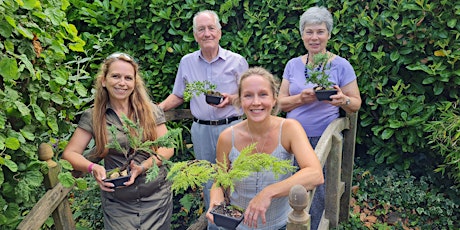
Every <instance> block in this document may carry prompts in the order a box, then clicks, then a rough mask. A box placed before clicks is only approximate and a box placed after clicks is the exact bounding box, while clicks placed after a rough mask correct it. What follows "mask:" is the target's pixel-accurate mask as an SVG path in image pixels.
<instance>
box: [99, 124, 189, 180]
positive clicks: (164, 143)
mask: <svg viewBox="0 0 460 230" xmlns="http://www.w3.org/2000/svg"><path fill="white" fill-rule="evenodd" d="M121 119H122V121H123V133H124V134H125V135H126V136H127V137H128V142H129V147H130V148H129V149H124V148H122V147H121V145H120V143H118V142H117V141H116V140H117V139H116V136H117V132H118V130H117V128H116V127H115V126H110V127H109V130H110V132H111V134H112V137H113V138H112V139H113V141H112V142H111V143H109V144H107V145H106V147H107V148H112V149H116V150H117V151H120V152H122V153H123V154H124V155H125V158H126V163H125V164H124V165H123V166H122V167H120V168H116V169H113V170H115V171H124V170H125V169H126V168H127V167H128V165H129V163H130V162H131V160H132V159H134V157H135V156H136V154H139V153H141V152H144V153H148V154H150V155H154V156H156V158H158V159H161V161H162V164H163V165H166V166H167V167H170V166H171V162H170V161H169V160H167V159H165V158H164V157H162V156H161V155H159V154H157V153H156V152H155V151H154V149H155V148H158V147H165V148H175V147H177V142H178V141H177V140H178V138H179V137H180V135H182V128H175V129H170V130H168V132H167V133H166V134H165V135H163V136H161V137H158V138H157V139H156V140H154V141H144V140H143V133H144V130H143V128H142V127H140V126H139V124H138V123H135V122H133V121H131V120H130V119H129V118H128V117H126V116H125V115H123V116H122V117H121ZM152 160H153V161H155V157H154V158H152ZM110 173H112V172H109V174H110ZM158 173H159V168H158V166H157V164H156V162H153V164H152V167H150V168H149V169H148V170H147V172H146V182H150V181H153V180H154V179H155V178H156V177H157V176H158Z"/></svg>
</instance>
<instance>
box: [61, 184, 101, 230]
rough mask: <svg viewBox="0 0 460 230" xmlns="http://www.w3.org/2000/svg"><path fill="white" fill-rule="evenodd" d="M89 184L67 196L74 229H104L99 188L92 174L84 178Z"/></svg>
mask: <svg viewBox="0 0 460 230" xmlns="http://www.w3.org/2000/svg"><path fill="white" fill-rule="evenodd" d="M84 180H85V182H86V183H87V184H88V185H89V186H88V188H87V189H84V190H73V191H72V193H71V195H70V196H69V197H70V198H69V202H70V207H71V209H72V213H73V218H74V220H75V225H76V229H81V230H83V229H104V222H103V213H102V211H101V209H102V204H101V197H100V191H101V190H100V188H99V185H98V184H97V182H96V180H94V178H93V177H92V176H87V177H85V178H84Z"/></svg>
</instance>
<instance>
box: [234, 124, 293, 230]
mask: <svg viewBox="0 0 460 230" xmlns="http://www.w3.org/2000/svg"><path fill="white" fill-rule="evenodd" d="M284 121H285V120H283V121H282V122H281V125H280V130H279V140H278V142H279V144H278V146H277V147H276V149H275V150H274V151H273V152H272V153H271V155H272V156H274V157H277V158H279V159H280V160H290V161H293V160H294V155H293V154H291V153H289V152H288V151H286V149H285V148H284V147H283V146H282V145H281V131H282V127H283V123H284ZM233 135H234V134H233V127H232V149H231V150H230V154H229V159H230V161H231V162H233V161H235V160H236V158H237V157H238V156H239V155H240V151H238V150H237V149H236V148H235V143H234V136H233ZM291 175H292V173H287V174H284V175H280V176H279V177H278V178H276V177H275V175H274V174H273V173H272V172H270V171H263V172H257V173H253V174H252V175H251V176H249V177H247V178H244V179H243V180H241V181H238V182H236V183H235V191H234V192H233V193H232V194H231V195H230V203H231V204H233V205H237V206H239V207H242V208H246V207H247V206H248V204H249V201H251V200H252V198H254V197H255V196H256V195H257V193H259V192H260V191H261V190H262V189H264V188H265V187H267V186H268V185H271V184H273V183H276V182H278V181H282V180H284V179H286V178H288V177H290V176H291ZM290 211H291V207H290V206H289V197H287V196H285V197H278V198H273V199H272V201H271V203H270V206H269V207H268V210H267V212H266V213H265V217H266V220H267V223H266V224H262V221H261V219H260V218H259V220H258V224H257V226H258V228H257V229H263V230H277V229H280V228H283V227H284V226H285V225H286V222H287V219H288V214H289V212H290ZM236 229H237V230H248V229H253V228H249V227H248V226H247V225H245V224H244V223H243V222H241V224H240V225H238V227H237V228H236Z"/></svg>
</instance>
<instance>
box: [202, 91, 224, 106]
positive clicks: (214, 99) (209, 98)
mask: <svg viewBox="0 0 460 230" xmlns="http://www.w3.org/2000/svg"><path fill="white" fill-rule="evenodd" d="M222 99H223V97H221V96H214V95H209V94H206V103H208V104H214V105H218V104H220V103H221V102H222Z"/></svg>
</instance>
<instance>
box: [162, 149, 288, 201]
mask: <svg viewBox="0 0 460 230" xmlns="http://www.w3.org/2000/svg"><path fill="white" fill-rule="evenodd" d="M254 148H255V144H251V145H249V146H246V147H245V148H243V149H242V150H241V153H240V155H239V156H238V158H237V159H236V160H235V162H233V164H232V167H231V168H229V169H227V162H217V163H211V162H209V161H207V160H190V161H184V162H177V163H174V164H173V166H172V167H171V168H170V171H169V173H168V176H167V178H168V179H169V180H171V181H172V187H171V189H172V191H173V192H175V193H176V194H177V193H179V192H181V191H185V190H187V189H188V188H193V189H196V188H198V187H201V186H203V184H204V183H206V182H207V181H209V180H213V181H214V183H215V184H216V186H217V187H220V188H221V189H222V190H223V192H224V197H225V205H229V204H230V194H231V193H232V192H233V191H234V189H235V185H234V184H235V182H236V181H239V180H242V179H244V178H246V177H248V176H250V175H251V173H254V172H260V171H263V170H271V171H272V172H273V173H274V175H275V176H279V175H282V174H286V173H289V172H294V171H295V169H296V167H295V166H293V165H292V162H291V161H289V160H279V159H278V158H276V157H274V156H272V155H270V154H265V153H258V154H253V153H252V151H253V150H254ZM224 159H225V158H224Z"/></svg>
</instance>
